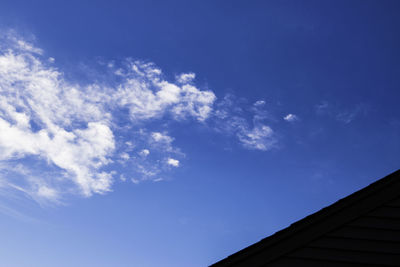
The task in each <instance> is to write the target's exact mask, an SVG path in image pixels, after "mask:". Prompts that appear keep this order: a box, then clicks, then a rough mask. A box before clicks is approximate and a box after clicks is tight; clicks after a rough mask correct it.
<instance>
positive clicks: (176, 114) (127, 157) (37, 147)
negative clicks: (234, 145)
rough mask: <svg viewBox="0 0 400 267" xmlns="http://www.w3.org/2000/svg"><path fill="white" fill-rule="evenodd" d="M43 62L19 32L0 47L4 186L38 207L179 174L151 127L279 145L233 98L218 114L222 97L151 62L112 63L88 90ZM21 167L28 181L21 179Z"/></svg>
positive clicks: (165, 138)
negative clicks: (182, 125) (213, 130)
mask: <svg viewBox="0 0 400 267" xmlns="http://www.w3.org/2000/svg"><path fill="white" fill-rule="evenodd" d="M43 55H44V52H43V51H42V50H41V49H39V48H36V47H35V46H34V45H32V44H30V43H28V42H26V41H24V40H23V39H21V38H19V37H18V36H17V35H15V34H7V35H6V36H5V37H3V42H2V45H0V161H1V162H2V165H1V169H0V170H1V172H3V173H8V174H10V175H7V177H8V178H7V179H6V180H5V181H3V182H2V186H3V187H4V186H9V187H13V188H14V189H16V190H17V191H20V192H23V193H24V194H26V195H29V196H30V197H32V198H34V199H36V200H39V201H44V202H45V201H51V202H56V201H59V200H60V199H62V198H63V196H64V195H65V194H70V193H73V194H81V195H83V196H86V197H89V196H91V195H92V194H96V193H97V194H104V193H106V192H109V191H111V190H112V184H113V182H114V180H115V177H116V176H117V177H120V180H123V181H126V180H128V179H129V180H132V181H135V183H136V182H137V181H140V180H147V179H153V180H157V181H158V180H160V178H159V177H157V175H158V174H160V173H161V172H162V171H163V170H164V169H168V167H179V166H180V165H181V161H180V160H179V159H177V158H179V157H183V156H184V154H183V153H182V152H180V150H179V149H177V148H175V147H174V146H173V141H174V138H173V137H171V136H169V135H168V133H167V132H165V131H148V130H147V129H146V127H145V125H146V122H149V121H152V120H160V119H164V118H168V119H171V120H176V121H181V120H193V121H197V122H200V123H205V122H206V120H213V121H216V122H218V123H221V125H224V126H223V127H224V128H225V129H226V131H230V132H231V133H233V134H234V135H235V136H236V137H237V139H238V140H239V142H241V143H242V145H243V146H244V147H246V148H249V149H258V150H268V149H270V148H271V146H272V144H273V143H274V139H273V131H272V129H271V128H270V127H269V126H267V125H265V124H263V123H262V121H261V120H262V119H260V118H261V117H260V116H259V114H258V115H255V116H254V117H253V119H252V123H251V124H249V123H248V122H247V120H246V119H244V117H243V116H242V115H241V114H238V112H237V111H234V108H233V106H232V105H229V103H228V104H227V100H226V99H225V100H223V101H222V102H220V104H219V106H217V108H215V103H216V96H215V94H214V93H213V92H212V91H209V90H200V89H199V88H197V87H196V86H195V85H194V84H193V80H194V79H195V74H194V73H186V74H185V73H184V74H180V75H178V76H176V82H175V83H174V82H170V81H167V80H166V79H165V78H164V75H163V73H162V71H161V70H160V69H159V68H157V67H156V66H155V65H154V64H153V63H145V62H141V61H133V60H129V59H127V60H126V61H124V62H123V63H122V64H121V66H119V67H117V66H116V64H111V63H110V64H107V70H105V71H106V72H107V73H111V74H112V77H113V80H112V81H110V82H102V83H100V82H92V83H89V84H86V85H83V84H79V83H76V82H71V81H68V80H67V79H66V78H65V76H64V75H63V73H62V72H61V71H59V70H58V69H57V68H55V67H54V66H53V64H54V63H53V62H54V59H53V58H50V59H46V58H45V57H44V56H43ZM221 103H222V104H221ZM264 104H265V102H263V101H258V102H256V103H255V105H254V106H255V107H256V108H257V109H259V108H260V106H263V105H264ZM239 113H240V112H239ZM128 134H129V135H128ZM157 157H158V158H157ZM21 162H23V165H24V168H25V169H26V170H25V173H22V172H21V171H16V170H17V169H18V168H17V167H18V166H21ZM157 162H158V163H157ZM118 164H119V165H120V166H117V165H118ZM125 171H126V172H125ZM127 173H130V174H131V173H135V174H133V175H131V176H134V177H129V174H127ZM138 176H139V177H138Z"/></svg>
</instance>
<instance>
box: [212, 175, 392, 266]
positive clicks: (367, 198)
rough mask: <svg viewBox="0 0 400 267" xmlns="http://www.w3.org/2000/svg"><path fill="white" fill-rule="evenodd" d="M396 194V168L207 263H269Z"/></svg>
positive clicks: (253, 264) (247, 264)
mask: <svg viewBox="0 0 400 267" xmlns="http://www.w3.org/2000/svg"><path fill="white" fill-rule="evenodd" d="M399 195H400V169H399V170H397V171H395V172H393V173H391V174H389V175H387V176H386V177H384V178H382V179H380V180H378V181H376V182H374V183H372V184H370V185H368V186H367V187H364V188H363V189H361V190H359V191H356V192H355V193H353V194H351V195H349V196H347V197H344V198H342V199H340V200H338V201H336V202H335V203H333V204H332V205H330V206H328V207H325V208H323V209H321V210H319V211H317V212H316V213H313V214H311V215H309V216H307V217H305V218H303V219H301V220H299V221H297V222H295V223H293V224H291V225H290V226H289V227H287V228H285V229H283V230H280V231H278V232H276V233H275V234H273V235H271V236H269V237H266V238H264V239H262V240H260V241H259V242H257V243H255V244H253V245H250V246H248V247H246V248H244V249H242V250H240V251H238V252H236V253H234V254H232V255H230V256H228V257H227V258H225V259H223V260H221V261H219V262H217V263H214V264H213V265H211V266H212V267H223V266H258V264H259V262H263V264H265V263H270V262H272V261H274V260H275V259H277V258H279V257H280V256H283V255H285V254H287V253H289V252H291V251H293V250H295V249H296V248H299V247H301V246H302V245H305V244H307V243H309V242H311V241H312V240H314V239H316V238H318V237H319V236H321V235H323V234H325V233H327V232H330V231H332V230H334V229H335V228H337V227H339V226H341V225H343V224H345V223H347V222H349V221H351V220H354V219H356V218H357V217H358V216H360V215H362V214H365V213H366V212H369V211H371V210H373V209H374V208H376V207H378V206H379V205H381V204H383V203H385V202H387V201H390V200H393V199H394V198H396V197H399Z"/></svg>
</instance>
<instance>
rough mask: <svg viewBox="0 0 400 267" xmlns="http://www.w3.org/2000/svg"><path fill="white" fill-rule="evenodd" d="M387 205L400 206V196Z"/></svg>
mask: <svg viewBox="0 0 400 267" xmlns="http://www.w3.org/2000/svg"><path fill="white" fill-rule="evenodd" d="M386 205H387V206H392V207H400V198H396V199H394V200H392V201H389V202H387V203H386Z"/></svg>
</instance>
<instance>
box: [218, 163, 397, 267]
mask: <svg viewBox="0 0 400 267" xmlns="http://www.w3.org/2000/svg"><path fill="white" fill-rule="evenodd" d="M346 231H347V232H346ZM363 231H364V232H363ZM373 235H375V237H377V238H375V237H374V236H373ZM324 242H325V243H329V246H327V245H325V247H324V246H322V245H321V244H322V243H324ZM368 242H369V243H368ZM334 243H337V245H336V247H335V244H334ZM310 244H311V245H310ZM318 244H319V245H318ZM352 244H354V246H353V247H351V246H352ZM368 246H369V250H368V249H366V250H365V249H364V250H363V248H364V247H368ZM327 247H329V250H328V249H327ZM385 248H387V249H386V250H385ZM332 250H334V253H336V254H335V255H331V256H329V255H328V254H329V253H332ZM346 253H347V254H349V253H350V254H351V255H350V254H349V255H347V254H346ZM357 253H358V254H357ZM382 253H383V254H382ZM304 255H306V256H304ZM307 255H308V256H307ZM310 255H311V256H310ZM313 255H322V256H320V258H318V257H319V256H313ZM324 255H325V256H324ZM337 255H339V256H337ZM354 255H356V256H354ZM354 257H355V258H357V257H358V258H359V259H358V260H357V259H356V260H354ZM311 258H312V259H311ZM310 259H311V260H312V261H314V263H315V262H316V263H315V264H311V262H312V261H311V260H310ZM324 259H330V261H331V263H330V264H326V263H327V262H328V260H326V261H325V260H324ZM321 260H322V261H321ZM301 261H304V266H339V265H338V262H340V263H341V264H344V263H346V264H347V265H340V266H364V265H365V264H369V263H373V264H375V266H400V170H398V171H396V172H394V173H392V174H390V175H388V176H386V177H384V178H382V179H380V180H378V181H376V182H374V183H372V184H370V185H369V186H367V187H365V188H363V189H361V190H359V191H357V192H355V193H353V194H351V195H349V196H347V197H345V198H343V199H340V200H339V201H337V202H335V203H334V204H332V205H330V206H328V207H326V208H323V209H321V210H320V211H318V212H316V213H314V214H312V215H309V216H307V217H305V218H303V219H302V220H300V221H297V222H295V223H293V224H291V225H290V226H289V227H287V228H285V229H283V230H281V231H278V232H276V233H275V234H273V235H271V236H269V237H267V238H264V239H262V240H261V241H259V242H257V243H255V244H253V245H251V246H249V247H247V248H245V249H243V250H240V251H239V252H236V253H235V254H232V255H231V256H229V257H227V258H225V259H223V260H221V261H219V262H217V263H215V264H213V265H212V266H213V267H223V266H303V265H301V264H299V262H301ZM335 261H338V262H336V263H335ZM280 262H287V264H278V263H280ZM290 262H292V264H290ZM332 262H333V263H332ZM321 264H322V265H321ZM355 264H360V265H355Z"/></svg>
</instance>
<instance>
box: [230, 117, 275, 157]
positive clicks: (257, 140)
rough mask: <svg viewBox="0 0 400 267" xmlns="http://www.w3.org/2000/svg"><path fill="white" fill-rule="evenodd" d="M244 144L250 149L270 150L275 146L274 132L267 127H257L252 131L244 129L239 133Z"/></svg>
mask: <svg viewBox="0 0 400 267" xmlns="http://www.w3.org/2000/svg"><path fill="white" fill-rule="evenodd" d="M237 136H238V138H239V140H240V141H241V142H242V144H243V145H244V146H245V147H247V148H249V149H256V150H264V151H265V150H269V149H271V148H272V147H273V145H274V144H275V139H274V138H273V131H272V129H271V128H270V127H268V126H267V125H262V124H260V125H256V126H255V127H253V128H252V129H247V128H244V129H242V130H241V131H239V132H238V133H237Z"/></svg>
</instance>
